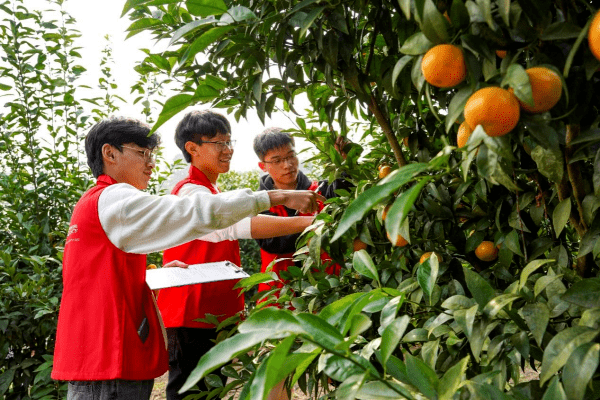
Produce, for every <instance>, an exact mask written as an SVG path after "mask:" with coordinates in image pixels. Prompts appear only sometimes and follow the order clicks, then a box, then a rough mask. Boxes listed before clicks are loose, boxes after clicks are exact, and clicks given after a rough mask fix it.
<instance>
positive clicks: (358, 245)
mask: <svg viewBox="0 0 600 400" xmlns="http://www.w3.org/2000/svg"><path fill="white" fill-rule="evenodd" d="M352 248H353V249H354V251H359V250H366V249H367V244H366V243H365V242H363V241H362V240H360V239H359V238H356V239H354V241H353V242H352Z"/></svg>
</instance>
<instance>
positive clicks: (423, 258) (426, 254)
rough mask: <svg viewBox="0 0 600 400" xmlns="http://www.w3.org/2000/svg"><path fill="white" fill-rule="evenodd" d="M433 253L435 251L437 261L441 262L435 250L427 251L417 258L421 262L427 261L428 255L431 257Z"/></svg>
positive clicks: (440, 257)
mask: <svg viewBox="0 0 600 400" xmlns="http://www.w3.org/2000/svg"><path fill="white" fill-rule="evenodd" d="M433 253H435V255H436V256H437V258H438V261H440V262H441V261H442V256H441V255H440V253H436V252H435V251H434V252H431V251H428V252H426V253H423V255H422V256H421V258H420V259H419V262H420V263H421V264H423V263H424V262H425V261H427V260H428V259H429V257H431V255H432V254H433Z"/></svg>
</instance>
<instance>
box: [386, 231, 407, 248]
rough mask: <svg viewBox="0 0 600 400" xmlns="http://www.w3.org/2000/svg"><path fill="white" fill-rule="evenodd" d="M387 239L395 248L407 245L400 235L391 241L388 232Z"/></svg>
mask: <svg viewBox="0 0 600 400" xmlns="http://www.w3.org/2000/svg"><path fill="white" fill-rule="evenodd" d="M387 238H388V240H389V241H390V243H392V245H393V246H396V247H404V246H406V245H407V244H408V241H407V240H406V239H404V238H403V237H402V236H401V235H398V236H396V240H392V238H391V237H390V234H389V232H388V234H387Z"/></svg>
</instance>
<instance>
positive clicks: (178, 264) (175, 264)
mask: <svg viewBox="0 0 600 400" xmlns="http://www.w3.org/2000/svg"><path fill="white" fill-rule="evenodd" d="M172 267H179V268H187V267H189V265H188V264H186V263H184V262H183V261H179V260H173V261H171V262H168V263H166V264H165V265H163V268H172Z"/></svg>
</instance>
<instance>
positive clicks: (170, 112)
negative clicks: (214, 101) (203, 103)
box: [151, 94, 196, 132]
mask: <svg viewBox="0 0 600 400" xmlns="http://www.w3.org/2000/svg"><path fill="white" fill-rule="evenodd" d="M194 103H196V99H195V98H194V96H192V95H191V94H176V95H175V96H173V97H171V98H170V99H168V100H167V101H166V102H165V105H164V106H163V109H162V111H161V112H160V115H159V116H158V119H157V121H156V123H155V124H154V126H153V127H152V131H151V132H156V130H157V129H158V128H159V127H160V126H161V125H162V124H164V123H165V122H167V121H168V120H170V119H171V118H172V117H174V116H175V115H176V114H177V113H179V112H180V111H183V110H185V109H186V108H187V107H189V106H191V105H192V104H194Z"/></svg>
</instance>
